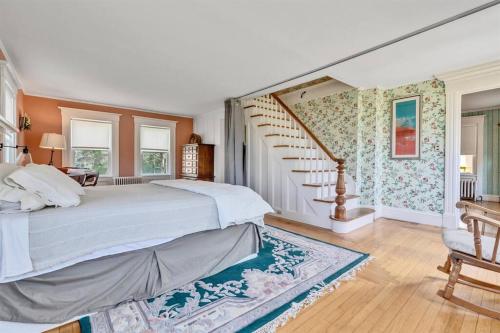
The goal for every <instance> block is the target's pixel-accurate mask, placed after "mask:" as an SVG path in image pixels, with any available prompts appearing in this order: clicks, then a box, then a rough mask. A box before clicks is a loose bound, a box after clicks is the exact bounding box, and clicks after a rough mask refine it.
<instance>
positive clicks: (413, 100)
mask: <svg viewBox="0 0 500 333" xmlns="http://www.w3.org/2000/svg"><path fill="white" fill-rule="evenodd" d="M420 105H421V96H420V95H419V96H411V97H405V98H399V99H395V100H393V101H392V130H391V158H393V159H418V158H420Z"/></svg>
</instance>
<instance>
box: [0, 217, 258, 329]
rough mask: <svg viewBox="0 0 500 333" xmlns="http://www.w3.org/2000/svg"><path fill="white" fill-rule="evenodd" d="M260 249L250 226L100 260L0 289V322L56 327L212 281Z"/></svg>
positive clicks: (201, 235)
mask: <svg viewBox="0 0 500 333" xmlns="http://www.w3.org/2000/svg"><path fill="white" fill-rule="evenodd" d="M260 246H261V239H260V233H259V229H258V227H257V226H256V225H255V224H253V223H247V224H243V225H236V226H231V227H228V228H226V229H223V230H210V231H202V232H198V233H194V234H190V235H186V236H184V237H181V238H177V239H175V240H172V241H170V242H168V243H166V244H161V245H157V246H153V247H149V248H146V249H141V250H136V251H131V252H126V253H121V254H116V255H113V256H106V257H101V258H98V259H94V260H89V261H85V262H81V263H78V264H76V265H73V266H71V267H66V268H63V269H60V270H57V271H54V272H51V273H47V274H43V275H40V276H37V277H32V278H28V279H24V280H22V281H16V282H11V283H3V284H0V320H4V321H13V322H24V323H58V322H63V321H65V320H68V319H71V318H73V317H75V316H79V315H83V314H86V313H91V312H94V311H100V310H104V309H108V308H110V307H113V306H115V305H116V304H118V303H121V302H125V301H132V300H142V299H147V298H150V297H154V296H157V295H160V294H162V293H164V292H166V291H168V290H171V289H174V288H178V287H180V286H182V285H184V284H186V283H188V282H191V281H193V280H197V279H200V278H202V277H205V276H209V275H213V274H216V273H218V272H220V271H221V270H224V269H225V268H227V267H229V266H232V265H233V264H235V263H236V262H238V261H240V260H241V259H243V258H246V257H248V256H249V255H251V254H254V253H257V252H258V250H259V248H260Z"/></svg>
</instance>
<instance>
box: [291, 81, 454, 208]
mask: <svg viewBox="0 0 500 333" xmlns="http://www.w3.org/2000/svg"><path fill="white" fill-rule="evenodd" d="M413 95H421V96H422V111H421V112H422V113H421V128H420V142H421V143H420V155H421V156H420V159H418V160H393V159H391V158H390V135H391V119H392V100H394V99H397V98H404V97H408V96H413ZM292 109H293V110H294V111H295V112H296V114H297V116H298V117H299V118H301V120H302V121H303V122H304V123H305V124H306V125H307V126H308V127H309V129H310V130H311V131H312V132H313V133H314V134H315V135H316V136H317V137H318V139H320V140H322V142H323V143H324V144H325V145H326V146H327V147H328V148H330V149H331V150H332V152H333V153H334V154H335V155H336V156H339V157H342V158H345V159H346V167H347V172H348V173H349V174H350V175H351V176H353V177H354V178H355V179H357V194H359V195H360V196H361V204H363V205H374V206H375V205H384V206H389V207H396V208H406V209H412V210H417V211H424V212H436V213H442V212H443V199H444V140H445V88H444V83H443V82H441V81H438V80H429V81H424V82H420V83H415V84H410V85H405V86H401V87H397V88H394V89H387V90H381V89H370V90H362V91H358V90H355V89H354V90H349V91H346V92H342V93H337V94H334V95H331V96H327V97H324V98H321V99H317V100H313V101H308V102H305V103H300V104H296V105H294V106H293V107H292Z"/></svg>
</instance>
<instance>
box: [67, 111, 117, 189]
mask: <svg viewBox="0 0 500 333" xmlns="http://www.w3.org/2000/svg"><path fill="white" fill-rule="evenodd" d="M59 109H60V110H61V118H62V134H63V135H64V137H65V138H66V150H63V152H62V162H63V166H72V165H71V164H72V163H73V161H72V158H71V119H75V118H77V119H89V120H98V121H109V122H111V129H112V136H113V137H112V140H111V141H112V142H111V156H112V157H111V158H112V160H111V176H108V177H99V180H109V179H110V178H113V177H118V175H119V173H120V154H119V150H120V132H119V131H120V117H121V116H122V115H121V114H119V113H111V112H101V111H91V110H83V109H74V108H67V107H59Z"/></svg>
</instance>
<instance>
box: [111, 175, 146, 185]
mask: <svg viewBox="0 0 500 333" xmlns="http://www.w3.org/2000/svg"><path fill="white" fill-rule="evenodd" d="M130 184H142V177H115V178H113V185H130Z"/></svg>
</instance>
